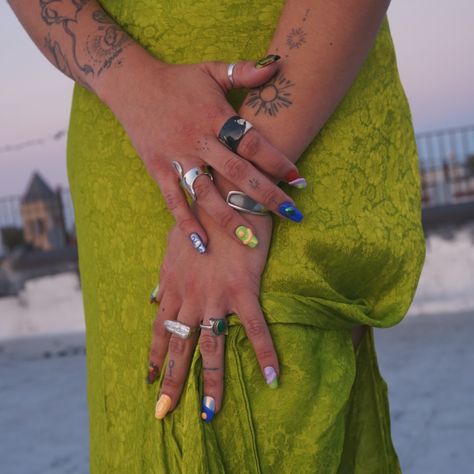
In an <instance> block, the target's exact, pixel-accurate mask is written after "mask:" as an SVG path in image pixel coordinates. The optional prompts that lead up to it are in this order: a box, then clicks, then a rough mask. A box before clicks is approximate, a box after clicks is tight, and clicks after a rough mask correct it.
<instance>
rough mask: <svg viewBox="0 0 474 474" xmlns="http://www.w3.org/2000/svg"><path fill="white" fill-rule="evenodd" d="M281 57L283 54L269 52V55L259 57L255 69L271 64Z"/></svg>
mask: <svg viewBox="0 0 474 474" xmlns="http://www.w3.org/2000/svg"><path fill="white" fill-rule="evenodd" d="M280 58H281V56H278V54H269V55H268V56H265V57H264V58H262V59H259V60H258V61H257V62H256V63H255V69H262V68H264V67H266V66H269V65H270V64H273V63H275V62H277V61H278V60H279V59H280Z"/></svg>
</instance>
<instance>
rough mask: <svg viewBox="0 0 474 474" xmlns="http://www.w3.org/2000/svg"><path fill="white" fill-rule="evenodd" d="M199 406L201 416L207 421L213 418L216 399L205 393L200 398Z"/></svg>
mask: <svg viewBox="0 0 474 474" xmlns="http://www.w3.org/2000/svg"><path fill="white" fill-rule="evenodd" d="M201 408H202V412H201V418H202V419H203V420H204V421H205V422H207V423H209V422H210V421H212V419H213V418H214V413H215V411H216V401H215V400H214V399H213V398H212V397H208V396H207V395H205V396H204V397H203V398H202V405H201Z"/></svg>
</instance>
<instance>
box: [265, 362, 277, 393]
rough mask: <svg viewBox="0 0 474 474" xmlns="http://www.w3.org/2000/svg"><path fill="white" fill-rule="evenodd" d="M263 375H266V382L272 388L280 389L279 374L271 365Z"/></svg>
mask: <svg viewBox="0 0 474 474" xmlns="http://www.w3.org/2000/svg"><path fill="white" fill-rule="evenodd" d="M263 374H264V375H265V381H266V382H267V384H268V386H269V387H270V388H278V377H277V373H276V371H275V369H274V368H273V367H272V366H271V365H269V366H268V367H265V368H264V369H263Z"/></svg>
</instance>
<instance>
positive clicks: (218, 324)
mask: <svg viewBox="0 0 474 474" xmlns="http://www.w3.org/2000/svg"><path fill="white" fill-rule="evenodd" d="M209 323H210V324H203V323H202V322H201V324H200V325H199V327H200V328H201V329H209V330H210V331H211V332H212V334H213V335H214V336H222V335H223V334H227V333H228V327H227V321H226V319H225V318H209Z"/></svg>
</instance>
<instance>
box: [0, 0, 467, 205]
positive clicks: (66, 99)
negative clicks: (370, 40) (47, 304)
mask: <svg viewBox="0 0 474 474" xmlns="http://www.w3.org/2000/svg"><path fill="white" fill-rule="evenodd" d="M388 17H389V22H390V27H391V32H392V37H393V40H394V43H395V47H396V52H397V58H398V67H399V71H400V76H401V78H402V82H403V85H404V87H405V91H406V93H407V96H408V99H409V101H410V105H411V110H412V114H413V120H414V126H415V131H417V132H421V131H426V130H432V129H440V128H445V127H452V126H458V125H468V124H474V59H473V49H474V27H473V18H474V2H473V1H472V0H456V1H455V2H448V1H446V0H445V1H443V0H404V1H402V0H392V3H391V6H390V8H389V11H388ZM0 64H1V73H0V125H1V126H0V150H1V148H2V147H5V146H6V145H15V144H17V143H21V142H24V141H26V140H33V139H38V138H45V139H46V140H45V143H44V144H43V145H39V146H32V147H29V148H24V149H22V150H19V151H9V152H3V153H0V197H2V196H8V195H13V194H21V193H23V191H24V189H25V187H26V185H27V182H28V180H29V177H30V175H31V172H32V171H33V170H34V169H36V170H39V171H40V172H41V173H42V174H43V175H44V177H45V178H46V179H47V180H48V181H49V182H50V184H52V185H54V186H56V185H58V184H62V185H63V186H67V176H66V164H65V143H66V142H65V138H64V137H63V138H62V139H59V140H53V139H51V137H52V135H54V134H55V133H56V132H57V131H59V130H63V129H66V128H67V123H68V113H69V107H70V99H71V90H72V82H71V81H70V80H69V79H68V78H66V77H65V76H62V75H61V74H60V73H59V72H57V71H56V70H55V69H54V68H53V67H52V66H51V65H50V64H49V62H48V61H47V60H46V59H44V57H43V56H42V55H41V54H40V53H39V52H38V50H37V49H36V47H35V46H34V44H33V43H32V41H31V40H30V39H29V38H28V36H27V35H26V33H25V32H24V31H23V29H22V28H21V25H20V24H19V23H18V21H17V20H16V18H15V16H14V15H13V13H12V12H11V10H10V9H9V7H8V5H7V3H6V2H1V3H0Z"/></svg>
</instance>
